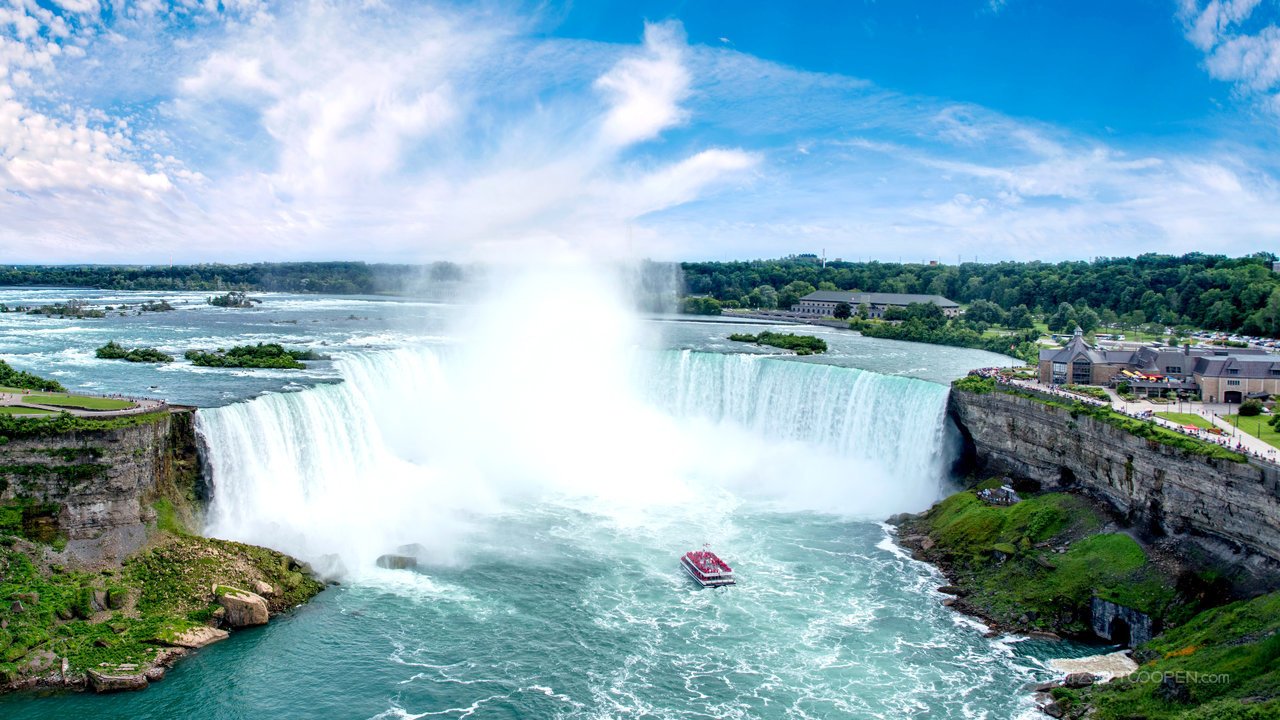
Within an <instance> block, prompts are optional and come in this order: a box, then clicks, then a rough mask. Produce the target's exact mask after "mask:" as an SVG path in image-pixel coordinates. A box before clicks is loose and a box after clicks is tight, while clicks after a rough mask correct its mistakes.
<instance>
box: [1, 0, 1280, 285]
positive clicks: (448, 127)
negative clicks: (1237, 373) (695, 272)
mask: <svg viewBox="0 0 1280 720" xmlns="http://www.w3.org/2000/svg"><path fill="white" fill-rule="evenodd" d="M24 2H25V0H24ZM1253 5H1254V3H1250V2H1234V3H1232V2H1227V3H1213V4H1211V6H1206V7H1203V8H1202V7H1200V6H1188V7H1190V8H1191V10H1187V9H1186V8H1184V15H1183V17H1184V18H1185V22H1186V23H1187V28H1188V35H1189V36H1191V35H1192V34H1195V33H1204V34H1205V37H1208V38H1210V40H1209V41H1208V42H1209V45H1208V46H1207V47H1208V50H1207V59H1206V67H1208V68H1210V72H1213V73H1215V74H1217V75H1220V76H1222V77H1223V79H1229V80H1230V81H1231V82H1235V83H1239V86H1240V88H1241V92H1254V93H1258V94H1259V97H1260V99H1262V100H1263V101H1266V102H1274V103H1276V105H1277V109H1280V101H1276V100H1275V94H1274V87H1275V84H1276V81H1275V80H1274V78H1273V75H1272V74H1271V73H1272V70H1271V69H1270V68H1271V63H1272V62H1273V61H1274V55H1269V54H1267V51H1266V49H1265V48H1266V47H1267V45H1266V43H1268V42H1270V39H1269V38H1270V36H1269V35H1268V34H1267V33H1268V32H1269V31H1267V30H1266V29H1265V28H1264V29H1261V30H1251V31H1249V32H1245V31H1244V30H1242V28H1245V27H1246V25H1245V23H1246V21H1249V19H1250V17H1251V16H1250V11H1251V10H1252V9H1253ZM80 7H82V8H85V12H86V13H87V15H80V16H79V17H80V18H82V19H79V20H76V21H74V22H71V23H70V24H68V23H67V22H66V21H63V20H62V18H61V16H60V15H59V14H58V13H57V12H54V11H53V10H51V9H49V8H46V7H42V6H38V5H34V4H33V3H27V4H22V5H19V6H9V7H5V8H0V187H2V189H3V190H4V191H5V192H0V216H3V217H4V218H5V221H4V222H3V223H0V252H3V253H4V254H5V255H6V257H9V258H12V259H13V260H46V259H53V258H56V259H63V260H67V261H86V260H95V261H146V260H153V261H155V260H171V259H176V260H179V261H181V260H246V259H251V260H261V259H287V258H365V259H373V260H380V259H381V260H410V261H412V260H421V259H435V258H454V259H458V258H464V259H466V258H502V259H510V258H511V257H513V256H518V255H520V254H522V253H529V254H535V253H543V252H548V251H556V250H558V249H560V248H575V249H579V250H581V249H591V250H593V251H594V252H596V253H600V254H604V255H622V254H626V253H629V252H635V253H638V254H646V255H652V256H655V257H666V258H696V257H708V256H711V257H735V256H736V257H742V256H777V255H781V254H785V253H789V252H806V251H813V250H815V248H819V249H820V248H822V247H825V248H826V249H827V250H828V254H829V255H830V256H843V257H858V256H864V257H865V256H877V257H889V258H892V257H896V256H897V255H899V254H904V255H908V256H910V257H914V258H915V259H920V258H921V257H939V258H949V257H954V255H955V254H957V253H962V254H964V255H966V256H971V255H973V254H980V255H982V256H984V257H988V258H990V257H995V256H997V255H1007V256H1010V257H1062V256H1081V255H1091V254H1112V255H1114V254H1128V253H1136V252H1143V251H1148V250H1165V251H1167V250H1181V249H1187V250H1189V249H1207V250H1214V249H1218V248H1215V247H1214V245H1213V243H1215V242H1227V241H1230V243H1231V246H1230V247H1229V248H1227V247H1223V248H1221V249H1223V250H1229V251H1232V252H1237V251H1238V252H1247V251H1249V250H1252V249H1259V248H1263V247H1269V246H1270V244H1271V243H1273V242H1274V238H1275V237H1277V236H1280V219H1278V218H1280V215H1277V213H1276V211H1275V209H1276V208H1277V207H1280V189H1278V188H1277V183H1276V180H1275V177H1274V174H1273V173H1274V172H1275V170H1276V168H1275V167H1274V166H1273V161H1268V160H1266V159H1265V158H1261V157H1254V158H1252V161H1253V162H1252V164H1251V162H1250V152H1254V151H1251V150H1250V149H1248V148H1241V147H1232V146H1228V145H1225V144H1218V143H1214V142H1201V143H1199V144H1198V145H1197V146H1195V147H1181V148H1171V147H1166V148H1152V147H1143V148H1134V147H1131V146H1126V144H1125V143H1124V142H1123V140H1122V139H1121V140H1117V139H1107V140H1105V141H1104V140H1099V139H1097V138H1092V137H1087V136H1082V135H1079V134H1077V133H1073V132H1070V131H1067V130H1065V129H1063V128H1060V127H1054V126H1052V125H1050V124H1047V123H1042V122H1037V121H1035V120H1031V119H1014V118H1009V117H1005V116H1002V115H1000V114H998V113H994V112H992V111H990V110H988V109H986V108H983V107H981V106H977V105H972V104H965V103H957V102H942V101H938V100H935V99H932V98H927V97H917V96H907V95H902V94H899V93H894V92H891V91H886V90H883V89H879V88H876V87H875V86H873V85H871V84H870V83H868V82H867V81H865V80H861V79H858V78H851V77H847V76H841V75H834V74H823V73H812V72H806V71H803V70H801V69H797V68H792V67H786V66H783V65H780V64H777V63H773V62H769V61H765V60H762V59H760V58H756V57H752V56H750V55H747V54H745V53H741V52H738V51H736V50H733V49H731V48H729V47H724V46H723V44H721V43H713V44H712V45H710V46H696V45H695V46H690V45H689V44H688V41H687V39H686V38H685V36H684V34H683V31H682V29H681V28H680V26H679V25H678V24H675V23H662V24H655V25H648V26H646V27H645V28H644V35H643V41H642V42H636V43H627V44H607V43H599V42H592V41H585V40H566V39H555V38H548V37H546V36H545V35H544V34H541V33H540V32H535V31H536V29H537V28H536V26H535V25H534V23H535V21H534V20H532V19H530V18H524V17H520V16H517V15H512V14H506V15H502V14H496V13H492V12H486V11H482V10H473V9H470V8H462V9H459V8H447V7H445V8H442V7H440V6H437V5H425V6H424V5H421V4H417V3H413V4H406V5H397V6H391V5H383V4H381V3H366V4H360V3H357V2H354V1H353V2H343V1H341V0H329V1H323V2H322V1H321V0H313V1H311V2H304V3H300V4H295V5H287V6H284V8H283V9H280V10H278V11H273V7H272V6H267V5H265V4H261V3H258V2H255V1H250V0H246V1H244V2H230V3H228V2H224V3H223V4H222V6H221V9H218V8H215V9H214V10H209V9H207V8H206V7H205V6H204V4H202V3H196V2H192V3H185V2H180V3H177V4H161V3H142V4H130V5H128V6H127V7H126V6H121V7H117V8H115V9H116V12H115V15H114V19H111V18H106V19H103V18H95V17H92V16H93V13H92V8H90V7H89V5H88V4H87V3H85V4H82V5H81V6H80ZM113 7H114V6H113ZM15 8H16V9H15ZM1192 11H1194V12H1192ZM84 18H87V19H84ZM1206 18H1208V19H1206ZM32 22H34V23H35V25H34V28H35V29H34V30H32V29H31V28H32V25H31V23H32ZM1197 28H1202V29H1199V30H1198V29H1197ZM637 31H639V28H637ZM1197 37H1199V35H1197ZM1196 41H1197V40H1195V39H1193V42H1196ZM1259 43H1260V44H1259ZM1254 88H1260V89H1256V90H1255V89H1254ZM1268 88H1271V89H1268ZM1267 93H1271V95H1269V96H1267ZM157 97H158V98H160V100H159V101H158V102H157V101H156V99H155V98H157ZM1268 98H1269V99H1268ZM1268 163H1272V164H1268ZM1259 166H1261V167H1264V168H1267V169H1266V170H1262V169H1259Z"/></svg>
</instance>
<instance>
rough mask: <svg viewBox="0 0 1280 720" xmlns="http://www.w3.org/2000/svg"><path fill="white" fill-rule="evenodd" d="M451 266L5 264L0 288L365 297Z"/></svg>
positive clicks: (408, 287) (440, 275)
mask: <svg viewBox="0 0 1280 720" xmlns="http://www.w3.org/2000/svg"><path fill="white" fill-rule="evenodd" d="M464 272H465V271H464V269H463V268H462V267H461V266H459V265H455V264H453V263H447V262H438V263H432V264H430V265H391V264H369V263H362V262H294V263H252V264H242V265H223V264H201V265H136V266H126V265H17V266H14V265H10V266H7V267H3V268H0V285H25V286H32V285H54V286H61V287H91V288H102V289H106V290H200V291H208V290H220V291H230V290H257V291H264V292H296V293H327V294H335V295H369V294H376V293H402V292H413V291H414V290H416V289H419V288H421V287H425V286H427V285H428V284H429V283H441V282H454V281H458V280H461V279H462V278H463V275H464Z"/></svg>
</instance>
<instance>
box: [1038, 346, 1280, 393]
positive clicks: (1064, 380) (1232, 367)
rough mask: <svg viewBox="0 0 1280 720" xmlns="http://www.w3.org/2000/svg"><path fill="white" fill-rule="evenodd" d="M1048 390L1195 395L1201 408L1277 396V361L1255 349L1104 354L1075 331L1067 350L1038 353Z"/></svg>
mask: <svg viewBox="0 0 1280 720" xmlns="http://www.w3.org/2000/svg"><path fill="white" fill-rule="evenodd" d="M1040 382H1042V383H1044V384H1046V385H1118V384H1120V383H1125V384H1127V385H1128V386H1129V387H1130V389H1131V390H1133V391H1134V392H1135V393H1136V394H1138V395H1164V394H1166V393H1168V392H1169V391H1175V392H1184V393H1185V392H1195V393H1199V394H1200V397H1201V398H1202V399H1204V400H1205V402H1211V403H1217V402H1225V403H1239V402H1242V401H1244V400H1247V399H1248V398H1250V397H1259V398H1260V397H1268V396H1271V395H1276V396H1280V355H1271V354H1269V353H1266V352H1264V351H1262V350H1260V349H1257V348H1238V349H1235V348H1216V347H1212V348H1193V347H1188V346H1184V347H1152V346H1148V347H1142V348H1138V349H1137V350H1104V349H1101V348H1098V347H1094V346H1092V345H1089V344H1088V343H1086V342H1085V340H1084V334H1083V333H1082V332H1081V331H1080V330H1079V329H1078V328H1077V329H1076V334H1075V337H1073V338H1071V341H1070V342H1068V343H1067V345H1066V347H1063V348H1057V349H1046V350H1041V351H1040Z"/></svg>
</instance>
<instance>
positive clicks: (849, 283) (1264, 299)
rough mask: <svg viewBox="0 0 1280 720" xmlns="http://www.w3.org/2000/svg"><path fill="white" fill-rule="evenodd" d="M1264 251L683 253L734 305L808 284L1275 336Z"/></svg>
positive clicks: (707, 287)
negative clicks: (1091, 255) (1051, 259)
mask: <svg viewBox="0 0 1280 720" xmlns="http://www.w3.org/2000/svg"><path fill="white" fill-rule="evenodd" d="M1275 260H1276V256H1275V255H1274V254H1272V253H1255V254H1253V255H1249V256H1245V257H1239V258H1229V257H1227V256H1225V255H1208V254H1204V253H1189V254H1186V255H1181V256H1173V255H1157V254H1145V255H1139V256H1138V257H1133V258H1098V259H1096V260H1093V261H1064V262H1058V263H1046V262H1039V261H1033V262H1013V261H1007V262H998V263H962V264H960V265H924V264H915V263H882V262H827V263H826V267H823V266H822V264H821V262H820V261H818V260H817V259H816V258H813V257H798V258H794V259H785V260H755V261H750V262H687V263H682V264H681V268H682V269H683V271H684V284H685V289H686V291H687V292H688V293H689V294H694V295H707V296H710V297H712V298H715V299H716V300H718V301H720V302H722V303H725V302H727V303H730V305H729V306H730V307H734V306H735V305H734V303H736V304H737V306H740V307H783V308H785V307H787V303H793V302H794V301H795V300H796V299H798V297H802V296H803V295H805V294H807V293H808V292H812V291H813V290H815V289H816V290H857V291H860V292H892V293H913V294H922V295H942V296H944V297H947V298H949V299H951V300H954V301H956V302H959V303H961V304H966V305H967V304H969V303H972V302H974V301H977V300H986V301H989V302H993V303H995V304H996V305H999V306H1000V307H1001V308H1003V309H1004V310H1006V311H1007V310H1012V309H1013V308H1015V307H1017V306H1019V305H1025V306H1026V307H1027V308H1030V309H1031V310H1033V311H1038V312H1041V313H1045V314H1051V313H1054V312H1056V311H1057V310H1058V309H1059V308H1060V306H1061V304H1062V303H1067V304H1069V305H1072V306H1074V307H1076V308H1077V309H1079V310H1083V309H1084V308H1086V307H1087V308H1090V309H1092V310H1094V311H1095V312H1097V313H1098V314H1099V315H1100V316H1102V320H1103V322H1104V323H1108V324H1110V323H1117V322H1118V323H1123V324H1127V325H1141V324H1143V323H1160V324H1162V325H1169V326H1175V325H1188V326H1193V327H1201V328H1210V329H1215V330H1223V331H1228V332H1242V333H1246V334H1250V335H1267V336H1271V337H1276V336H1280V274H1277V273H1274V272H1272V270H1271V263H1272V262H1274V261H1275Z"/></svg>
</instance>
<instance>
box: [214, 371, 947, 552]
mask: <svg viewBox="0 0 1280 720" xmlns="http://www.w3.org/2000/svg"><path fill="white" fill-rule="evenodd" d="M598 360H599V358H597V357H592V356H590V355H589V354H588V355H586V356H584V357H579V358H576V359H575V358H572V357H569V358H566V357H560V358H553V359H552V360H551V362H550V363H549V362H547V361H540V360H539V359H537V358H530V357H521V356H509V357H508V358H507V360H506V362H508V363H509V364H510V372H509V373H507V374H498V375H495V374H493V368H492V367H485V368H477V367H476V366H475V365H474V363H472V362H471V356H470V355H469V354H468V353H466V352H465V351H463V350H461V349H459V348H455V347H448V346H445V347H437V348H423V349H416V350H410V349H402V350H396V351H389V352H380V353H370V354H353V355H347V356H344V357H342V358H341V359H340V360H339V361H338V363H339V366H340V369H341V373H342V376H343V379H344V381H343V382H342V383H340V384H336V385H328V386H322V387H318V388H314V389H311V390H306V391H303V392H298V393H293V394H277V395H269V396H264V397H260V398H257V399H255V400H252V401H249V402H244V403H238V404H235V405H231V406H228V407H223V408H217V409H211V410H204V411H201V413H200V415H199V430H200V432H201V434H202V435H203V437H204V439H205V441H206V445H207V447H208V452H209V456H208V459H209V462H210V466H211V468H212V474H213V483H214V502H213V506H212V508H211V511H210V527H209V531H210V532H211V533H212V534H214V535H217V536H221V537H228V538H233V539H239V540H245V541H249V542H255V543H260V544H264V545H269V546H272V547H278V548H281V549H283V550H286V551H289V552H292V553H294V554H297V555H299V556H301V557H303V558H306V559H308V560H311V561H313V562H316V561H318V560H320V559H321V558H326V557H327V558H329V559H330V560H333V558H334V557H336V558H340V559H341V562H342V567H344V568H345V569H347V570H348V571H358V570H359V569H360V568H362V567H367V566H368V565H369V564H371V563H372V561H373V560H374V559H375V558H376V557H377V556H378V555H380V554H382V553H386V552H390V551H392V550H393V549H394V548H396V547H398V546H403V545H409V544H415V545H417V546H419V547H418V549H417V552H419V553H420V554H425V555H427V556H428V559H429V560H431V561H433V562H448V561H449V560H451V559H452V558H453V557H454V553H455V551H456V550H457V544H458V540H459V539H460V538H463V537H465V536H466V533H467V531H468V527H469V526H470V525H471V524H473V523H474V522H477V521H478V520H479V519H482V518H484V517H485V516H486V515H489V514H493V513H499V512H502V511H504V509H506V508H510V507H512V506H513V505H527V504H531V503H537V502H559V503H570V504H573V505H574V506H575V507H577V508H579V509H583V510H586V511H588V512H592V513H599V514H604V515H609V516H613V517H615V518H618V519H621V520H622V521H624V522H626V523H630V524H637V523H641V524H643V523H648V522H651V521H659V520H660V521H662V522H671V521H672V518H673V517H681V518H684V519H685V520H686V521H687V522H689V523H698V524H706V523H713V522H714V521H715V518H714V514H713V513H705V514H704V515H702V516H698V515H697V513H698V510H697V509H698V508H708V507H715V506H723V505H724V503H726V502H730V503H735V502H740V501H747V502H756V501H758V502H760V503H763V504H764V506H766V507H779V508H782V509H788V510H792V509H795V510H815V511H820V512H836V513H841V514H851V515H856V516H861V517H867V518H877V519H878V518H883V517H885V516H887V515H888V514H890V513H893V512H897V511H901V510H910V509H919V508H921V507H923V506H925V505H927V503H928V502H930V501H931V500H933V499H934V498H935V497H936V495H937V494H938V492H939V485H940V481H941V479H942V478H943V477H944V475H945V461H946V453H945V452H944V406H945V397H946V391H945V388H943V387H942V386H939V385H935V384H932V383H927V382H923V381H919V380H913V379H908V378H901V377H889V376H884V375H879V374H876V373H870V372H863V371H858V370H852V369H847V368H839V367H833V366H827V365H821V364H816V363H806V362H796V361H791V360H786V359H781V358H771V357H767V356H758V355H739V354H717V353H706V352H692V351H662V352H658V351H654V352H646V351H635V352H634V353H632V354H630V355H629V356H628V359H627V361H626V362H625V363H623V364H622V365H617V364H613V365H610V364H607V363H606V364H605V368H604V369H603V370H602V369H601V367H599V365H600V363H598V362H597V361H598ZM551 364H554V365H555V367H556V368H557V370H555V371H554V373H553V374H550V375H547V374H540V373H543V372H551V371H550V369H549V368H550V367H551ZM690 513H692V515H691V514H690Z"/></svg>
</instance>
